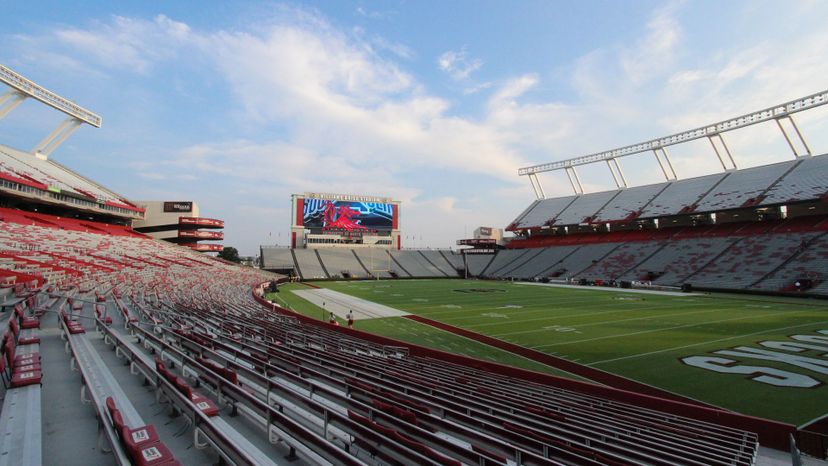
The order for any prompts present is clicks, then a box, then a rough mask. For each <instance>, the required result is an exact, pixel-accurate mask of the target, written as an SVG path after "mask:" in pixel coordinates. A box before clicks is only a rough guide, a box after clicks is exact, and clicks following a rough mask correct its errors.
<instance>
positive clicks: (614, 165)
mask: <svg viewBox="0 0 828 466" xmlns="http://www.w3.org/2000/svg"><path fill="white" fill-rule="evenodd" d="M607 166H609V169H610V173H612V179H613V180H615V186H617V187H618V189H622V188H626V187H627V179H626V178H625V177H624V172H623V171H622V170H621V165H619V164H618V159H607Z"/></svg>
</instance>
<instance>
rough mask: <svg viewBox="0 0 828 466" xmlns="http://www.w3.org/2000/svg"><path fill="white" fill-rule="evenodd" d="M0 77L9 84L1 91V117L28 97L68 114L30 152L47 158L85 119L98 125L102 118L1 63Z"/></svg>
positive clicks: (0, 79) (88, 122) (91, 123)
mask: <svg viewBox="0 0 828 466" xmlns="http://www.w3.org/2000/svg"><path fill="white" fill-rule="evenodd" d="M0 81H2V82H3V84H6V85H8V86H9V90H8V91H6V93H4V94H3V95H0V120H2V119H3V118H5V117H6V115H8V114H9V113H11V111H12V110H14V109H15V108H17V106H18V105H20V104H21V103H22V102H23V101H24V100H26V98H28V97H32V98H34V99H36V100H39V101H40V102H42V103H44V104H46V105H48V106H50V107H52V108H54V109H56V110H60V111H61V112H63V113H65V114H66V115H67V116H68V117H67V118H66V120H64V121H63V122H62V123H61V124H60V125H59V126H58V127H57V128H55V130H54V131H52V132H51V133H50V134H49V135H48V136H46V137H45V138H44V139H43V140H42V141H40V143H38V144H37V146H35V148H34V149H32V153H34V154H35V155H36V156H37V157H40V158H42V159H46V158H48V157H49V154H51V153H52V152H54V151H55V149H57V148H58V147H60V145H61V144H63V143H64V142H65V141H66V139H68V138H69V136H71V135H72V133H74V132H75V130H77V129H78V128H79V127H80V125H82V124H84V123H86V124H88V125H91V126H94V127H95V128H100V127H101V123H102V122H103V119H102V118H101V117H100V116H98V115H96V114H95V113H92V112H90V111H89V110H87V109H85V108H83V107H81V106H80V105H77V104H75V103H74V102H72V101H70V100H67V99H64V98H63V97H61V96H59V95H57V94H55V93H54V92H51V91H49V90H47V89H45V88H43V87H42V86H39V85H38V84H36V83H34V82H33V81H31V80H29V79H26V78H25V77H24V76H22V75H20V74H19V73H16V72H15V71H14V70H12V69H11V68H9V67H7V66H4V65H0Z"/></svg>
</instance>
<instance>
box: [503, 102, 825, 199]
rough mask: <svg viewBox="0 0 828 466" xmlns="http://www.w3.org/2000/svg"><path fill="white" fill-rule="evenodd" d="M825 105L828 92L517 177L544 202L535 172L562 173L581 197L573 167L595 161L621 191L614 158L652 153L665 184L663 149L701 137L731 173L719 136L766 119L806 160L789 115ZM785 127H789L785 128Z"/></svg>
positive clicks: (669, 173)
mask: <svg viewBox="0 0 828 466" xmlns="http://www.w3.org/2000/svg"><path fill="white" fill-rule="evenodd" d="M825 104H828V90H825V91H822V92H818V93H816V94H811V95H808V96H805V97H800V98H798V99H795V100H791V101H790V102H785V103H782V104H779V105H774V106H773V107H769V108H766V109H763V110H758V111H755V112H751V113H748V114H745V115H741V116H738V117H735V118H730V119H727V120H724V121H720V122H718V123H712V124H709V125H705V126H702V127H699V128H695V129H691V130H688V131H683V132H681V133H676V134H671V135H669V136H664V137H661V138H658V139H653V140H650V141H646V142H640V143H638V144H633V145H630V146H624V147H619V148H617V149H612V150H608V151H603V152H597V153H595V154H589V155H582V156H580V157H575V158H571V159H567V160H561V161H558V162H551V163H544V164H540V165H534V166H531V167H526V168H521V169H519V170H518V175H519V176H528V177H529V182H530V183H531V184H532V189H533V190H534V191H535V195H536V196H537V198H538V199H544V198H545V197H546V196H545V194H544V192H543V186H541V182H540V179H538V176H537V175H538V173H543V172H549V171H555V170H565V171H566V175H567V177H568V178H569V182H570V184H571V185H572V189H573V191H575V194H583V193H584V189H583V186H582V185H581V180H580V178H579V177H578V172H576V171H575V167H576V166H579V165H587V164H591V163H597V162H606V163H607V165H609V169H610V173H611V174H612V178H613V180H614V181H615V185H616V186H617V187H618V188H619V189H622V188H626V187H627V180H626V178H625V177H624V172H623V171H622V170H621V165H620V164H619V163H618V159H620V158H621V157H626V156H628V155H633V154H640V153H642V152H649V151H652V152H653V155H655V159H656V161H657V162H658V165H659V167H661V171H662V173H664V178H666V179H667V180H668V181H674V180H676V179H677V178H678V177H677V176H676V171H675V170H674V169H673V163H672V161H670V156H669V154H668V153H667V147H669V146H673V145H676V144H683V143H685V142H690V141H694V140H696V139H701V138H707V139H708V141H710V145H711V146H712V147H713V152H714V153H715V154H716V157H717V158H718V159H719V163H721V165H722V168H723V169H724V170H725V171H730V170H735V169H736V168H737V167H736V161H735V160H734V159H733V155H732V154H731V153H730V149H729V148H728V147H727V143H725V140H724V137H723V136H722V135H723V134H724V133H726V132H728V131H733V130H736V129H740V128H744V127H747V126H751V125H755V124H757V123H762V122H765V121H770V120H774V121H775V122H776V125H777V126H778V127H779V130H780V131H781V132H782V136H783V137H784V138H785V141H786V142H787V143H788V147H790V148H791V152H793V156H794V157H795V158H799V157H808V156H810V155H811V148H810V147H809V146H808V142H807V141H805V137H804V136H803V135H802V132H801V131H800V130H799V126H797V124H796V121H794V119H793V114H794V113H798V112H802V111H805V110H810V109H812V108H815V107H819V106H821V105H825ZM786 126H788V127H790V128H789V129H786Z"/></svg>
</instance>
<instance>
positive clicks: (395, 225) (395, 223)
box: [391, 204, 400, 230]
mask: <svg viewBox="0 0 828 466" xmlns="http://www.w3.org/2000/svg"><path fill="white" fill-rule="evenodd" d="M399 207H400V206H398V205H397V204H391V229H392V230H399V229H400V228H399V223H400V220H399V218H398V217H397V216H398V215H399V212H398V209H399Z"/></svg>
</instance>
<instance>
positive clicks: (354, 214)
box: [303, 199, 394, 232]
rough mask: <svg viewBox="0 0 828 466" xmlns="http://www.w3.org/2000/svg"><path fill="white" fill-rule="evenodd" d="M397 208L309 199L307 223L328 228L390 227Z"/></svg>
mask: <svg viewBox="0 0 828 466" xmlns="http://www.w3.org/2000/svg"><path fill="white" fill-rule="evenodd" d="M393 216H394V210H393V206H392V205H391V204H382V203H376V202H350V201H328V200H322V199H305V204H304V215H303V217H304V225H305V226H306V227H308V228H321V229H322V230H324V231H329V230H335V231H336V230H339V231H361V232H365V231H368V230H372V231H376V230H390V229H391V228H392V222H393Z"/></svg>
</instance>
